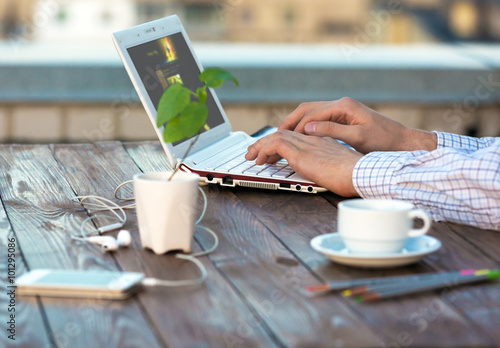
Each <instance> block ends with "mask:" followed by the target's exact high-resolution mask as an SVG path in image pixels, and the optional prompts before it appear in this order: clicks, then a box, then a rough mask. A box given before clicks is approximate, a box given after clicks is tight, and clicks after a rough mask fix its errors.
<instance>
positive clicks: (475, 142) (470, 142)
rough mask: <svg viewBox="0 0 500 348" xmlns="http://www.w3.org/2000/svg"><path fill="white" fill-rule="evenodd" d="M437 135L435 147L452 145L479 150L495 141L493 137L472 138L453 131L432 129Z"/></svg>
mask: <svg viewBox="0 0 500 348" xmlns="http://www.w3.org/2000/svg"><path fill="white" fill-rule="evenodd" d="M433 133H435V134H436V135H437V137H438V140H437V148H438V149H441V148H443V147H454V148H465V149H471V150H479V149H482V148H484V147H487V146H490V145H491V144H493V142H494V141H495V138H491V137H486V138H473V137H469V136H466V135H458V134H453V133H445V132H436V131H433Z"/></svg>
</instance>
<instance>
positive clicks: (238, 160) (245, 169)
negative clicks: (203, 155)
mask: <svg viewBox="0 0 500 348" xmlns="http://www.w3.org/2000/svg"><path fill="white" fill-rule="evenodd" d="M236 153H237V155H235V156H227V154H224V155H223V156H222V155H221V156H215V158H213V159H211V160H210V163H207V164H205V169H206V170H210V171H218V172H227V173H232V174H245V175H256V176H261V177H269V178H281V179H282V178H287V177H289V176H291V175H293V174H295V172H294V171H293V169H292V168H291V167H290V166H289V165H288V163H287V161H286V160H285V159H281V160H279V161H278V162H276V163H272V164H263V165H256V164H255V162H254V161H247V160H246V159H245V154H246V153H247V151H246V148H245V149H244V150H240V151H237V152H236ZM221 157H225V158H221Z"/></svg>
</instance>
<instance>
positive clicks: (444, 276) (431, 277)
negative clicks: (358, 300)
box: [341, 269, 490, 297]
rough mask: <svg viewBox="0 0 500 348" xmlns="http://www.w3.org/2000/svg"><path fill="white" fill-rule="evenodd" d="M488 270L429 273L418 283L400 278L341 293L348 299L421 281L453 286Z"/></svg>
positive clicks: (361, 286)
mask: <svg viewBox="0 0 500 348" xmlns="http://www.w3.org/2000/svg"><path fill="white" fill-rule="evenodd" d="M489 271H490V270H489V269H482V270H463V271H458V272H439V273H429V274H426V275H422V277H420V279H418V281H411V282H408V281H407V280H406V279H405V278H407V277H400V278H396V279H394V281H392V282H385V283H379V284H366V285H360V286H355V287H353V288H350V289H347V290H344V291H342V293H341V294H342V296H344V297H350V296H356V295H360V294H364V293H367V292H370V291H378V290H384V289H388V288H394V287H397V286H401V287H405V286H406V287H411V286H412V285H414V284H417V285H418V284H420V283H421V282H422V281H425V282H429V283H430V282H431V281H437V282H445V281H448V283H449V284H453V283H454V282H455V281H456V280H457V278H460V277H464V276H469V275H474V274H475V275H480V274H483V273H487V272H489Z"/></svg>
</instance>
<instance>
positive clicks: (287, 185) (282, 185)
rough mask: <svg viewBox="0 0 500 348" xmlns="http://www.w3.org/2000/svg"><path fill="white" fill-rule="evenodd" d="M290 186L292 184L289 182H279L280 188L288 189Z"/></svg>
mask: <svg viewBox="0 0 500 348" xmlns="http://www.w3.org/2000/svg"><path fill="white" fill-rule="evenodd" d="M290 187H292V185H290V184H286V183H284V182H282V183H281V184H280V188H287V189H289V188H290Z"/></svg>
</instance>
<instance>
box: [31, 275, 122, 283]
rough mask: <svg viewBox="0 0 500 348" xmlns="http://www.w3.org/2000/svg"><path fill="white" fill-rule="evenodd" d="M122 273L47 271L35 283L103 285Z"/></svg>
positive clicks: (117, 277)
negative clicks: (87, 273)
mask: <svg viewBox="0 0 500 348" xmlns="http://www.w3.org/2000/svg"><path fill="white" fill-rule="evenodd" d="M122 276H123V274H120V273H101V274H99V273H97V272H95V273H92V274H91V275H90V274H89V275H85V274H75V273H73V272H67V273H66V272H65V273H62V272H61V273H48V274H46V275H45V276H42V277H40V278H38V279H37V280H36V281H35V283H36V284H66V285H84V286H104V285H108V284H109V283H111V282H113V281H115V280H118V279H119V278H120V277H122Z"/></svg>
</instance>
